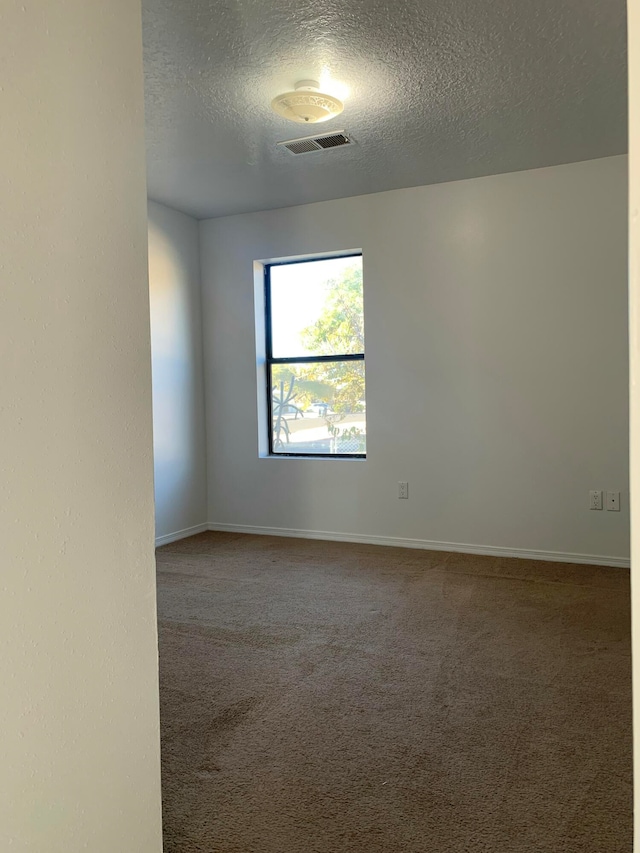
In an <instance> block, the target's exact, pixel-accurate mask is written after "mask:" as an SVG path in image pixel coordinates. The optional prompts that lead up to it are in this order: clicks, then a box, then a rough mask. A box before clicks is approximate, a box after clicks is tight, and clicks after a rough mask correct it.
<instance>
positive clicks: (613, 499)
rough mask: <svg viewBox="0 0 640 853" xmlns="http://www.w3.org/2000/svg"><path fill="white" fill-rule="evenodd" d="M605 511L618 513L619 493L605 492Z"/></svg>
mask: <svg viewBox="0 0 640 853" xmlns="http://www.w3.org/2000/svg"><path fill="white" fill-rule="evenodd" d="M607 509H608V511H609V512H620V492H607Z"/></svg>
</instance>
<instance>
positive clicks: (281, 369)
mask: <svg viewBox="0 0 640 853" xmlns="http://www.w3.org/2000/svg"><path fill="white" fill-rule="evenodd" d="M271 390H272V416H273V452H274V453H301V454H305V455H312V454H314V453H319V454H322V455H327V454H329V455H330V454H333V453H336V454H356V455H358V454H364V453H365V452H366V445H367V423H366V419H365V402H364V399H365V398H364V360H358V361H332V362H326V361H325V362H310V363H309V362H307V363H303V364H300V363H298V364H296V363H293V364H274V365H272V367H271Z"/></svg>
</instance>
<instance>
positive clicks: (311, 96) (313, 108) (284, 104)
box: [271, 80, 344, 124]
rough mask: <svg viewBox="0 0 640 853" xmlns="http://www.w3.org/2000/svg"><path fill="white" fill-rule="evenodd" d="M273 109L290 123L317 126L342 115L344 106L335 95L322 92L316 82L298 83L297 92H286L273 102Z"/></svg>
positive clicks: (304, 81)
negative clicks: (295, 122) (316, 124)
mask: <svg viewBox="0 0 640 853" xmlns="http://www.w3.org/2000/svg"><path fill="white" fill-rule="evenodd" d="M271 109H272V110H273V111H274V112H275V113H277V114H278V115H279V116H282V117H283V118H287V119H289V121H297V122H299V123H300V124H315V123H316V122H319V121H327V119H330V118H333V117H334V116H337V115H340V113H341V112H342V110H343V109H344V104H343V103H342V101H340V100H338V98H334V97H333V95H327V94H326V93H325V92H321V91H320V87H319V86H318V84H317V83H316V81H315V80H301V81H300V82H299V83H296V86H295V92H285V93H284V95H278V97H277V98H274V99H273V100H272V101H271Z"/></svg>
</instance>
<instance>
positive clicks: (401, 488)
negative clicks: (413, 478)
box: [398, 483, 409, 499]
mask: <svg viewBox="0 0 640 853" xmlns="http://www.w3.org/2000/svg"><path fill="white" fill-rule="evenodd" d="M398 497H399V498H405V499H408V498H409V483H398Z"/></svg>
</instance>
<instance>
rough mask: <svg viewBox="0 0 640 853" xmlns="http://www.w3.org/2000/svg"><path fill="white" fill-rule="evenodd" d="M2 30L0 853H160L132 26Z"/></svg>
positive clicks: (121, 20) (129, 18) (67, 23)
mask: <svg viewBox="0 0 640 853" xmlns="http://www.w3.org/2000/svg"><path fill="white" fill-rule="evenodd" d="M1 17H2V26H1V27H0V46H1V47H0V80H1V81H2V83H1V87H0V113H1V114H2V122H1V123H0V151H2V157H1V158H0V222H1V227H0V258H1V260H0V265H1V267H2V285H1V287H0V359H1V363H2V395H1V397H0V432H1V440H0V549H1V572H0V574H1V581H0V589H1V592H0V685H1V690H2V699H1V701H0V791H1V792H2V794H1V795H0V850H2V851H7V853H8V851H16V853H17V851H21V852H22V851H27V852H28V853H45V851H46V853H76V851H80V850H90V851H91V853H114V851H132V853H133V851H135V853H158V851H160V850H161V824H160V771H159V737H158V677H157V642H156V614H155V584H154V560H153V483H152V474H153V468H152V438H151V375H150V347H149V299H148V285H147V259H146V240H147V233H146V199H145V195H146V193H145V174H144V173H145V153H144V138H143V99H142V67H141V60H142V56H141V53H142V50H141V32H140V7H139V4H138V3H137V2H130V0H92V2H90V3H87V2H86V0H57V2H55V3H52V2H50V0H32V2H30V3H24V4H21V3H5V4H4V6H3V12H2V16H1Z"/></svg>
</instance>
